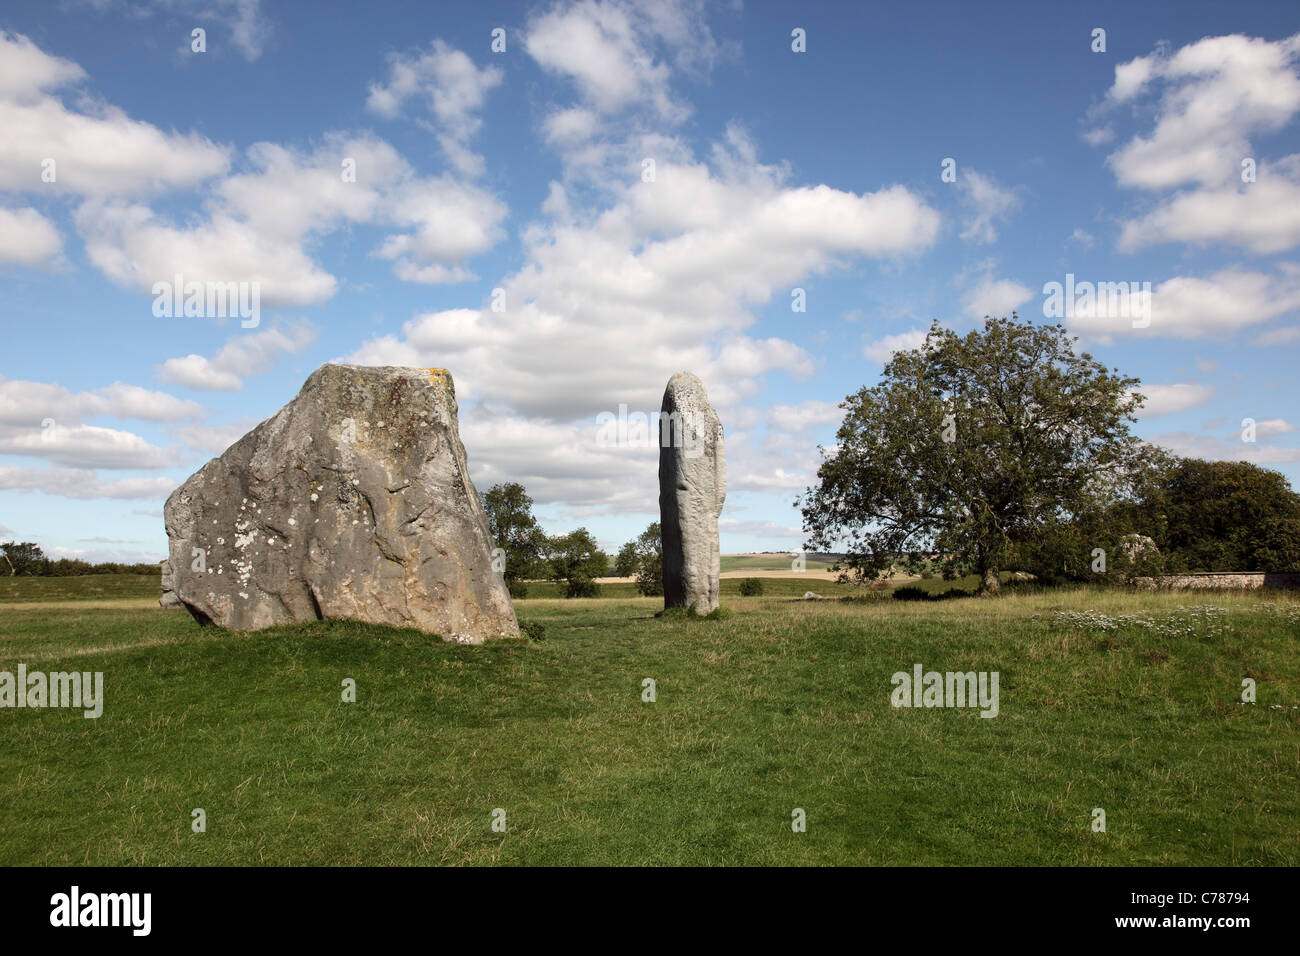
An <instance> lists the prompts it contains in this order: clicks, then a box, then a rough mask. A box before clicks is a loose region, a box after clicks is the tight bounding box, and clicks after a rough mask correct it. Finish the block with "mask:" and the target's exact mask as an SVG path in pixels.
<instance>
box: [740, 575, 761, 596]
mask: <svg viewBox="0 0 1300 956" xmlns="http://www.w3.org/2000/svg"><path fill="white" fill-rule="evenodd" d="M740 593H741V596H742V597H757V596H758V595H760V594H762V593H763V582H762V581H760V580H759V579H758V578H744V579H743V580H742V581H741V582H740Z"/></svg>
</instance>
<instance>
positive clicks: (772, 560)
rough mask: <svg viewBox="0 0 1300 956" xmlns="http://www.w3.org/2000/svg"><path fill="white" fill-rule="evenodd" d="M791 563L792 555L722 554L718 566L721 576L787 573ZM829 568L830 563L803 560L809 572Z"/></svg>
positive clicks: (815, 559) (814, 559)
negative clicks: (754, 572)
mask: <svg viewBox="0 0 1300 956" xmlns="http://www.w3.org/2000/svg"><path fill="white" fill-rule="evenodd" d="M793 561H794V555H793V554H724V555H722V557H721V558H720V565H721V571H722V573H723V574H726V573H727V572H728V571H789V570H790V564H791V562H793ZM830 566H831V562H830V561H821V560H818V559H817V558H805V559H804V567H805V568H806V569H807V570H809V571H825V570H827V569H828V568H829V567H830Z"/></svg>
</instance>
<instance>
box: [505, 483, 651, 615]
mask: <svg viewBox="0 0 1300 956" xmlns="http://www.w3.org/2000/svg"><path fill="white" fill-rule="evenodd" d="M481 499H482V504H483V511H484V513H485V514H486V515H487V522H488V529H489V530H490V531H491V533H492V539H493V542H494V543H495V546H496V547H497V548H499V549H501V552H502V555H499V557H502V556H503V557H504V561H505V565H504V570H503V571H502V573H503V575H504V577H505V581H506V586H507V587H508V588H509V590H510V596H511V597H515V598H522V597H526V596H527V594H528V583H529V582H530V581H554V582H557V583H559V584H561V585H563V587H564V595H565V597H595V596H597V595H598V594H599V593H600V586H599V585H598V584H597V583H596V579H597V578H602V577H606V576H608V575H611V574H612V575H614V576H617V577H633V578H635V579H636V584H637V589H638V590H639V591H640V592H641V593H642V594H646V595H658V594H663V593H664V574H663V558H662V555H661V546H660V542H659V524H658V523H657V522H656V523H654V524H652V525H650V526H649V527H648V528H646V530H645V531H644V532H642V533H641V534H640V535H639V536H638V537H636V538H634V539H633V540H631V541H629V542H628V543H627V544H625V545H623V547H622V548H621V549H620V550H619V552H618V555H617V556H616V557H615V558H614V559H613V560H611V558H610V556H609V555H608V554H606V553H605V552H604V551H602V550H601V549H600V545H599V544H598V543H597V541H596V539H595V538H594V537H593V536H592V534H591V532H590V531H588V530H587V529H586V528H578V529H577V530H576V531H571V532H569V533H568V534H557V535H548V534H547V533H546V532H545V531H543V530H542V528H541V525H539V524H538V523H537V518H536V517H535V516H534V515H533V499H532V498H531V497H529V495H528V493H527V492H526V491H525V490H524V486H523V485H521V484H519V483H518V482H513V481H511V482H504V483H501V484H496V485H493V486H492V487H491V488H489V489H488V490H487V491H485V492H483V493H482V495H481Z"/></svg>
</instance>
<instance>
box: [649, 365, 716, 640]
mask: <svg viewBox="0 0 1300 956" xmlns="http://www.w3.org/2000/svg"><path fill="white" fill-rule="evenodd" d="M726 497H727V464H726V459H725V456H724V455H723V449H722V423H721V422H719V421H718V415H717V412H715V411H714V410H713V406H712V405H710V404H709V396H708V394H707V393H706V392H705V391H704V384H703V383H702V382H701V381H700V380H699V379H698V378H696V377H695V376H694V375H693V374H691V373H690V372H679V373H678V374H676V375H674V376H673V377H672V378H671V379H669V381H668V388H667V389H665V390H664V403H663V410H662V412H661V415H660V436H659V515H660V520H659V527H660V534H661V536H662V539H663V555H664V557H663V561H664V607H686V608H689V607H694V608H695V611H696V613H697V614H708V613H709V612H710V611H712V610H714V609H715V608H716V607H717V606H718V570H719V564H720V558H719V553H718V515H719V514H721V513H722V502H723V501H724V500H725V498H726Z"/></svg>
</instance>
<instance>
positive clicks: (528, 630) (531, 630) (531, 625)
mask: <svg viewBox="0 0 1300 956" xmlns="http://www.w3.org/2000/svg"><path fill="white" fill-rule="evenodd" d="M519 632H520V633H521V634H523V635H524V637H526V638H528V639H529V640H530V641H535V642H536V643H538V644H540V643H542V641H544V640H546V625H545V624H543V623H542V622H541V621H520V622H519Z"/></svg>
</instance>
